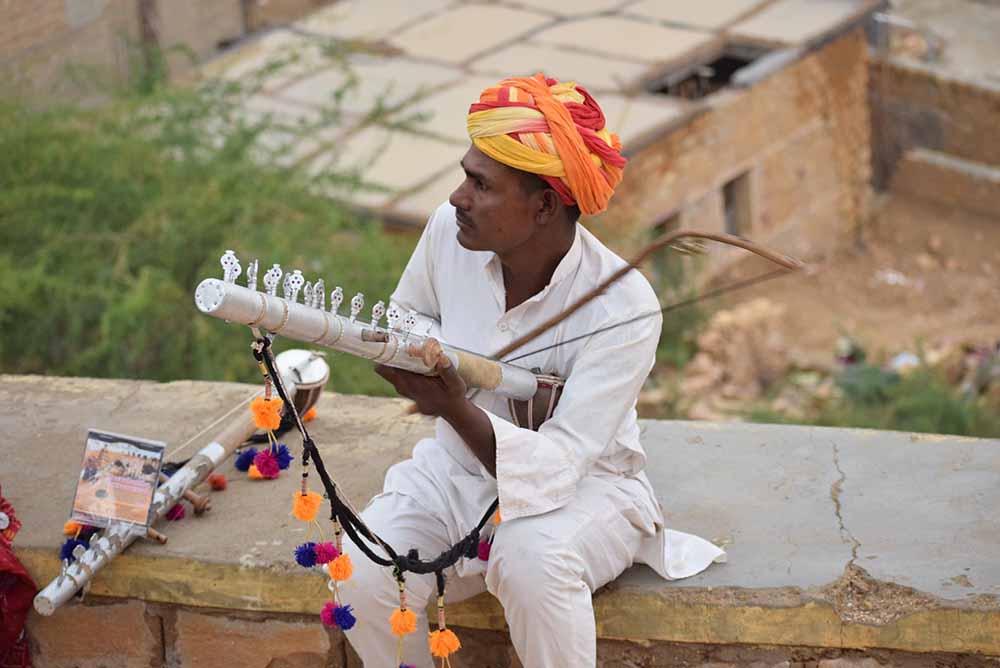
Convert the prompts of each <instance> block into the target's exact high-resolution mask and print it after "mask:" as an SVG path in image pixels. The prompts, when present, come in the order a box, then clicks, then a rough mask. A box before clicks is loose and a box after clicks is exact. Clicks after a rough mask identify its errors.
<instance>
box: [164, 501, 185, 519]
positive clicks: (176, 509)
mask: <svg viewBox="0 0 1000 668" xmlns="http://www.w3.org/2000/svg"><path fill="white" fill-rule="evenodd" d="M186 514H187V511H185V510H184V504H183V503H175V504H174V505H173V507H172V508H171V509H170V510H168V511H167V519H168V520H172V521H174V522H176V521H177V520H182V519H184V516H185V515H186Z"/></svg>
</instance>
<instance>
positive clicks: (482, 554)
mask: <svg viewBox="0 0 1000 668" xmlns="http://www.w3.org/2000/svg"><path fill="white" fill-rule="evenodd" d="M492 545H493V544H492V543H490V542H489V541H486V540H482V541H479V549H478V550H477V555H478V556H479V558H480V559H482V560H483V561H489V558H490V547H492Z"/></svg>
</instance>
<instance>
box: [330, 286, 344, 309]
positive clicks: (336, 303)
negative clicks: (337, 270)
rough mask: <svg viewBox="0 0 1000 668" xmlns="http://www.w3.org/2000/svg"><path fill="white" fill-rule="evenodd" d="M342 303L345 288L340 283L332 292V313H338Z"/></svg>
mask: <svg viewBox="0 0 1000 668" xmlns="http://www.w3.org/2000/svg"><path fill="white" fill-rule="evenodd" d="M342 303H344V288H342V287H340V286H339V285H338V286H337V287H335V288H334V289H333V290H332V291H331V292H330V313H332V314H334V315H337V311H339V310H340V305H341V304H342Z"/></svg>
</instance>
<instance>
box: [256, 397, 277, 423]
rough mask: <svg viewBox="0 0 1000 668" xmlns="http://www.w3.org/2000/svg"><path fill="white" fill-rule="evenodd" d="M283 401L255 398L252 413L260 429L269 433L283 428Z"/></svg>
mask: <svg viewBox="0 0 1000 668" xmlns="http://www.w3.org/2000/svg"><path fill="white" fill-rule="evenodd" d="M281 406H282V401H281V399H265V398H264V397H255V398H254V400H253V401H251V402H250V411H251V412H252V413H253V423H254V424H255V425H257V428H258V429H266V430H268V431H271V430H274V429H277V428H278V427H280V426H281Z"/></svg>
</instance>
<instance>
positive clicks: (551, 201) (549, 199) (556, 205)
mask: <svg viewBox="0 0 1000 668" xmlns="http://www.w3.org/2000/svg"><path fill="white" fill-rule="evenodd" d="M537 194H538V209H537V210H536V212H535V220H536V222H538V224H539V225H548V224H550V223H552V221H554V220H557V219H558V217H559V211H560V208H561V205H562V202H561V201H560V199H559V193H557V192H556V191H555V190H553V189H552V188H545V189H543V190H541V191H539V192H538V193H537Z"/></svg>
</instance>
